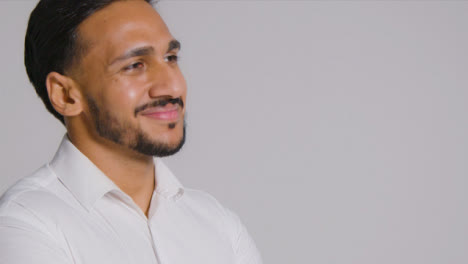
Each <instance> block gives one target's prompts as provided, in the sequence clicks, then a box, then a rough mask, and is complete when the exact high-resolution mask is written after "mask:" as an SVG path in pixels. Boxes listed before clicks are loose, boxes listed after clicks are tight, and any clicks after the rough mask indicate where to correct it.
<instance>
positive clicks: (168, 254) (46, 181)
mask: <svg viewBox="0 0 468 264" xmlns="http://www.w3.org/2000/svg"><path fill="white" fill-rule="evenodd" d="M155 175H156V178H155V179H156V189H155V191H154V193H153V196H152V200H151V204H150V209H149V213H148V218H147V217H146V216H145V214H144V213H143V212H142V211H141V209H140V208H139V207H138V206H137V205H136V204H135V203H134V202H133V200H132V199H131V198H130V196H128V195H127V194H125V193H124V192H122V191H121V190H120V189H119V188H118V187H117V186H116V185H115V184H114V183H113V182H112V181H111V180H110V179H109V178H108V177H107V176H105V175H104V174H103V173H102V172H101V171H100V170H99V169H98V168H97V167H96V166H95V165H94V164H93V163H92V162H91V161H90V160H89V159H88V158H87V157H86V156H84V155H83V154H82V153H81V152H80V151H79V150H78V149H77V148H76V147H75V146H74V145H73V144H72V143H71V142H70V141H69V140H68V139H67V137H66V136H65V137H64V139H63V140H62V143H61V145H60V147H59V149H58V151H57V153H56V155H55V157H54V158H53V160H52V161H51V162H50V163H49V164H47V165H44V166H43V167H42V168H40V169H39V170H37V171H36V172H35V173H34V174H32V175H31V176H29V177H25V178H23V179H22V180H20V181H19V182H17V183H16V184H15V185H13V186H12V187H11V188H10V189H9V190H8V191H7V192H6V193H5V194H4V195H3V196H2V197H1V198H0V264H71V263H76V264H94V263H95V264H155V263H159V264H198V263H199V264H231V263H232V264H234V263H235V264H260V263H262V261H261V258H260V255H259V253H258V250H257V249H256V247H255V244H254V242H253V241H252V239H251V237H250V236H249V234H248V233H247V231H246V229H245V227H244V226H243V225H242V223H241V222H240V220H239V218H238V217H237V216H236V215H235V214H234V213H232V212H231V211H229V210H227V209H226V208H224V207H223V206H221V205H220V204H219V203H218V202H217V201H216V200H215V199H214V198H213V197H212V196H210V195H208V194H206V193H204V192H201V191H197V190H191V189H187V188H184V187H182V185H181V184H180V183H179V181H178V180H177V179H176V178H175V177H174V175H173V174H172V173H171V171H170V170H169V169H168V168H167V167H166V166H165V165H164V164H163V163H162V162H161V160H160V159H157V160H156V159H155Z"/></svg>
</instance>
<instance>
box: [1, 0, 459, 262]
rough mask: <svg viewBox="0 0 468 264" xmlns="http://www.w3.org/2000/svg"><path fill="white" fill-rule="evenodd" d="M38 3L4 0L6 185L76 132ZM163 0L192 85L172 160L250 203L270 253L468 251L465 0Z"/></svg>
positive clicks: (185, 177) (404, 256) (349, 255)
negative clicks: (36, 64)
mask: <svg viewBox="0 0 468 264" xmlns="http://www.w3.org/2000/svg"><path fill="white" fill-rule="evenodd" d="M35 4H36V1H34V0H31V1H28V0H23V1H20V0H11V1H5V0H2V1H0V22H1V23H0V33H1V40H2V41H1V44H0V45H1V49H0V58H2V63H0V73H1V82H2V84H1V85H2V88H1V89H0V93H1V99H0V100H1V104H0V117H1V119H2V130H1V137H0V140H1V157H0V158H1V161H2V162H1V167H0V171H1V173H2V174H1V178H0V193H2V192H3V191H5V190H6V188H7V187H8V186H10V185H11V184H13V183H14V182H15V181H16V180H17V179H19V178H20V177H22V176H25V175H27V174H29V173H31V172H33V171H34V170H35V169H36V168H38V167H39V166H41V165H42V164H43V163H45V162H47V161H48V160H50V159H51V157H52V155H53V153H54V152H55V150H56V148H57V146H58V144H59V142H60V140H61V138H62V135H63V133H64V131H65V130H64V128H63V127H62V125H61V124H60V123H59V122H58V121H56V120H55V119H54V118H53V117H52V115H50V114H48V113H47V112H46V110H45V108H44V106H43V105H42V102H41V101H40V100H39V98H38V97H37V96H36V94H35V92H34V89H33V88H32V86H31V85H30V84H29V82H28V79H27V76H26V73H25V69H24V66H23V40H24V34H25V29H26V23H27V19H28V16H29V13H30V11H31V10H32V8H33V7H34V6H35ZM157 8H158V10H159V11H160V13H161V14H162V16H163V18H164V19H165V21H166V23H167V24H168V25H169V27H170V29H171V31H172V33H173V35H174V36H175V37H176V38H178V39H179V40H180V41H181V42H182V52H181V61H180V64H181V67H182V69H183V72H184V74H185V76H186V79H187V82H188V85H189V94H188V119H187V121H188V141H187V144H186V146H185V147H184V149H183V150H182V152H180V153H179V154H177V155H176V156H174V157H171V158H168V159H166V161H167V163H168V164H169V166H170V167H171V168H172V170H173V171H174V172H175V174H176V175H177V176H178V177H179V178H180V180H181V181H182V183H183V184H184V185H185V186H188V187H191V188H196V189H202V190H205V191H207V192H209V193H211V194H213V195H214V196H215V197H217V198H218V200H220V201H221V202H222V203H223V204H224V205H226V206H227V207H229V208H231V209H233V210H234V211H236V212H237V213H238V214H239V215H240V217H241V218H242V219H243V221H244V223H245V224H246V226H247V227H248V229H249V231H250V233H251V234H252V236H253V237H254V239H255V241H256V243H257V245H258V247H259V249H260V251H261V252H262V255H263V258H264V261H265V263H266V264H267V263H268V264H289V263H340V264H348V263H355V264H375V263H379V264H386V263H388V264H395V263H404V264H414V263H418V264H419V263H420V264H440V263H444V264H447V263H457V264H462V263H463V264H464V263H468V227H467V225H468V192H467V187H468V180H467V176H468V162H467V158H468V137H467V135H468V117H467V116H468V115H467V112H468V106H467V105H468V74H467V73H468V30H467V28H468V2H463V1H221V0H219V1H175V0H166V1H161V2H160V3H159V4H158V5H157ZM200 239H203V238H200Z"/></svg>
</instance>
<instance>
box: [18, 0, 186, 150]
mask: <svg viewBox="0 0 468 264" xmlns="http://www.w3.org/2000/svg"><path fill="white" fill-rule="evenodd" d="M149 2H150V0H41V1H40V2H39V3H38V5H37V6H36V8H35V9H34V11H33V12H32V13H31V17H30V20H29V25H28V30H27V33H26V40H25V65H26V70H27V73H28V76H29V78H30V80H31V83H32V84H33V86H34V87H35V89H36V92H37V94H38V95H39V97H40V98H41V99H42V101H43V102H44V104H45V106H46V108H47V109H48V110H49V112H51V113H52V114H53V115H54V116H55V117H56V118H57V119H59V120H60V121H61V122H62V123H63V124H64V125H66V127H67V130H68V132H69V134H70V133H73V132H76V133H79V135H80V136H83V137H85V138H87V139H89V140H94V141H96V142H103V143H105V144H116V145H118V146H120V147H124V148H128V149H131V150H133V151H136V152H138V153H140V154H144V155H156V156H167V155H170V154H173V153H175V152H177V151H178V150H179V149H180V148H181V147H182V145H183V142H184V139H185V124H184V113H185V99H186V84H185V80H184V78H183V76H182V74H181V72H180V69H179V67H178V64H177V54H178V52H179V50H180V43H179V42H178V41H177V40H175V39H174V38H173V36H172V35H171V34H170V32H169V30H168V28H167V26H166V25H165V24H164V22H163V20H162V19H161V17H160V16H159V14H158V13H157V12H156V10H155V9H154V8H153V6H152V5H151V4H150V3H149Z"/></svg>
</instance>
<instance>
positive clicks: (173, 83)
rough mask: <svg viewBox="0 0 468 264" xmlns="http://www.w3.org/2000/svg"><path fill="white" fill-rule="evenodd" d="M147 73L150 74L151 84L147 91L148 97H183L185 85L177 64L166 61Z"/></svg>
mask: <svg viewBox="0 0 468 264" xmlns="http://www.w3.org/2000/svg"><path fill="white" fill-rule="evenodd" d="M149 74H150V76H151V77H150V78H151V86H150V88H149V91H148V93H149V97H150V98H157V97H162V96H169V97H172V98H179V97H182V98H183V99H185V94H186V90H187V87H186V86H187V85H186V82H185V78H184V76H183V75H182V72H181V71H180V69H179V67H178V66H177V65H169V64H167V63H165V64H162V65H158V66H157V67H153V69H151V72H150V73H149Z"/></svg>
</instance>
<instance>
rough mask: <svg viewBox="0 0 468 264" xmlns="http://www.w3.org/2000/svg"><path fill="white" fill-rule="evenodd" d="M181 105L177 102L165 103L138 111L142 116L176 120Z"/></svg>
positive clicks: (161, 119) (170, 120) (168, 120)
mask: <svg viewBox="0 0 468 264" xmlns="http://www.w3.org/2000/svg"><path fill="white" fill-rule="evenodd" d="M180 112H181V107H180V106H179V105H178V104H166V105H165V106H155V107H150V108H147V109H145V110H144V111H142V112H140V114H141V115H142V116H144V117H148V118H151V119H155V120H160V121H167V122H176V121H178V120H179V117H180V115H181V113H180Z"/></svg>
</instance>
